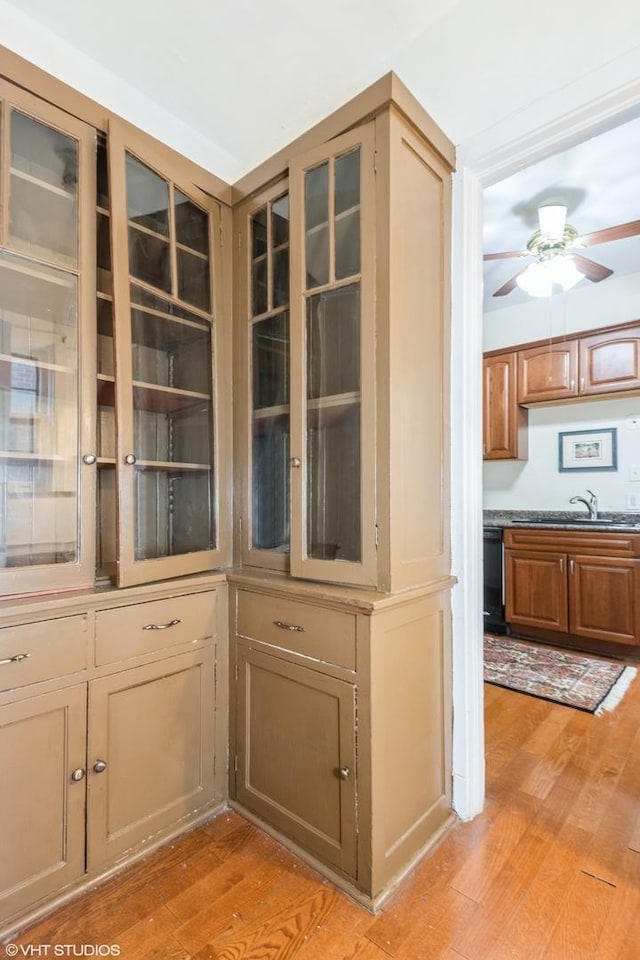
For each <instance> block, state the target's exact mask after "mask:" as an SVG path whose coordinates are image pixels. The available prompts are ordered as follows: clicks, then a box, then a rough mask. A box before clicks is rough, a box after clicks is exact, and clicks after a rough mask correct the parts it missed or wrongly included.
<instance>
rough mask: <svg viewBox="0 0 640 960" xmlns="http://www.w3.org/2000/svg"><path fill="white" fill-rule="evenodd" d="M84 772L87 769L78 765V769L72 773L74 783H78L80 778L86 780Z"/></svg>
mask: <svg viewBox="0 0 640 960" xmlns="http://www.w3.org/2000/svg"><path fill="white" fill-rule="evenodd" d="M84 773H85V771H84V770H83V769H82V767H78V769H77V770H74V771H73V773H72V774H71V779H72V780H73V782H74V783H78V782H79V781H80V780H84Z"/></svg>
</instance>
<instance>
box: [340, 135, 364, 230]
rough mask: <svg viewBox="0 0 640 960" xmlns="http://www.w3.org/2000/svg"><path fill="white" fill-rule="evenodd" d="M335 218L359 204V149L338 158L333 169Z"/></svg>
mask: <svg viewBox="0 0 640 960" xmlns="http://www.w3.org/2000/svg"><path fill="white" fill-rule="evenodd" d="M335 177H336V182H335V214H336V217H338V216H340V214H341V213H345V212H346V211H347V210H351V209H352V208H353V207H357V206H359V204H360V149H358V150H353V151H352V152H351V153H347V154H346V155H345V156H344V157H338V159H337V160H336V167H335Z"/></svg>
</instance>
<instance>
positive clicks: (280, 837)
mask: <svg viewBox="0 0 640 960" xmlns="http://www.w3.org/2000/svg"><path fill="white" fill-rule="evenodd" d="M229 807H230V808H231V809H232V810H235V811H236V813H237V814H239V816H241V817H244V818H245V820H248V821H249V822H250V823H252V824H254V826H256V827H258V829H259V830H262V831H264V833H266V834H268V835H269V836H270V837H273V839H274V840H277V841H278V843H281V844H282V846H283V847H286V848H287V850H289V851H291V853H293V854H294V855H295V856H296V857H298V858H299V859H300V860H302V861H304V863H307V864H308V865H309V866H310V867H312V868H313V869H314V870H317V871H318V873H319V874H321V875H322V876H323V877H326V879H327V880H328V881H329V882H330V883H332V884H333V885H334V886H335V887H337V888H338V890H340V891H342V893H344V894H346V895H347V896H348V897H350V898H351V900H353V901H355V903H357V904H359V906H361V907H364V909H365V910H368V911H369V912H370V913H373V914H376V913H378V912H379V911H380V910H381V909H382V907H383V906H384V904H385V903H386V902H387V900H388V899H389V897H390V896H391V894H393V893H394V892H395V891H396V890H397V888H398V887H399V886H400V884H401V883H402V882H403V880H404V879H405V878H406V877H407V876H408V875H409V874H410V873H411V871H412V870H413V869H414V868H415V867H416V866H417V865H418V864H419V863H420V861H421V860H422V859H423V858H424V857H425V856H426V855H427V854H428V853H429V852H430V851H431V850H432V849H433V848H434V847H435V846H436V845H437V844H438V843H439V842H440V840H442V838H443V837H444V836H445V835H446V834H447V833H448V832H449V830H450V829H451V828H452V827H453V826H454V824H455V823H457V821H458V818H457V816H456V815H455V813H453V812H452V813H451V814H450V815H449V816H448V817H447V819H446V820H445V822H444V823H443V824H441V826H440V827H438V829H437V830H436V831H434V833H433V834H432V835H431V836H430V837H429V840H428V841H427V843H425V844H424V846H423V847H421V848H420V849H419V850H418V851H416V853H415V854H414V856H413V857H411V859H410V860H408V861H407V863H406V864H405V865H404V866H403V867H402V869H401V870H399V871H398V873H397V874H396V875H395V876H394V877H392V878H391V880H390V881H389V882H388V883H387V885H386V886H385V887H384V889H383V890H381V891H380V893H378V894H376V896H374V897H370V896H369V895H368V894H366V893H365V892H364V891H363V890H360V889H359V888H358V887H357V886H356V885H355V884H354V883H353V881H352V880H349V878H348V877H345V876H343V875H342V874H341V873H338V872H337V871H336V870H333V869H332V868H331V867H328V866H327V865H326V863H323V862H322V861H321V860H319V859H318V858H317V857H314V856H313V854H311V853H309V852H308V851H307V850H304V849H303V848H302V847H300V846H299V845H298V844H297V843H295V842H294V841H293V840H290V839H289V838H288V837H286V836H285V835H284V834H283V833H280V831H279V830H276V829H275V828H274V827H272V826H271V825H270V824H268V823H266V822H265V821H264V820H261V819H260V817H257V816H256V815H255V814H254V813H252V812H251V811H250V810H247V808H246V807H244V806H243V805H242V804H241V803H238V801H237V800H232V799H230V800H229Z"/></svg>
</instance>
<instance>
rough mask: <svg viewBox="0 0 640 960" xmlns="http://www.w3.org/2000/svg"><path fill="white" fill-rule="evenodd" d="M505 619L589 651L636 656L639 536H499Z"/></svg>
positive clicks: (526, 532) (639, 645) (523, 532)
mask: <svg viewBox="0 0 640 960" xmlns="http://www.w3.org/2000/svg"><path fill="white" fill-rule="evenodd" d="M504 542H505V547H506V549H505V583H506V606H505V618H506V620H507V622H508V623H509V624H510V625H511V626H512V627H513V629H514V630H515V631H516V632H524V633H525V634H526V633H531V631H533V635H536V631H539V635H542V636H547V635H548V636H551V637H553V636H560V635H561V634H564V635H565V638H566V639H568V640H570V641H571V642H573V643H574V644H575V645H580V646H582V647H583V648H584V649H590V650H593V651H594V652H604V653H607V652H609V653H611V652H613V653H619V654H623V655H624V651H629V650H630V649H631V648H634V655H635V652H636V651H637V652H640V559H639V557H640V536H638V535H637V534H629V535H627V534H624V533H620V534H619V533H605V532H595V533H591V532H582V531H567V530H532V529H522V528H519V529H517V530H516V529H509V530H506V531H505V541H504Z"/></svg>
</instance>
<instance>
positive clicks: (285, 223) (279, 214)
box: [271, 193, 289, 248]
mask: <svg viewBox="0 0 640 960" xmlns="http://www.w3.org/2000/svg"><path fill="white" fill-rule="evenodd" d="M271 237H272V243H273V246H274V247H276V248H277V247H281V246H282V244H283V243H289V194H288V193H285V195H284V196H283V197H280V198H279V199H278V200H274V201H273V203H272V204H271Z"/></svg>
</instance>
